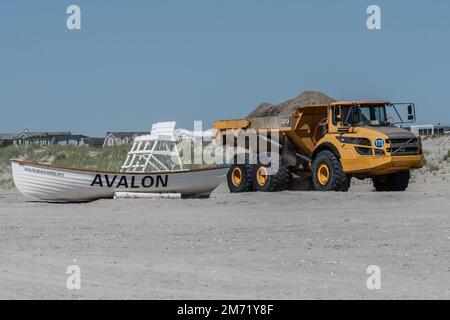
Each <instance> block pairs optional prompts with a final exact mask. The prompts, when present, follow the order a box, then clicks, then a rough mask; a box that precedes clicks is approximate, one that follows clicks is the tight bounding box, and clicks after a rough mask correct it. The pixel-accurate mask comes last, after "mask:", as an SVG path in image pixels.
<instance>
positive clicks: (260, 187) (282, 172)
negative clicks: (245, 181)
mask: <svg viewBox="0 0 450 320" xmlns="http://www.w3.org/2000/svg"><path fill="white" fill-rule="evenodd" d="M268 170H269V169H268V168H267V166H264V165H262V164H258V165H257V166H256V168H255V171H254V173H253V177H252V178H253V179H252V185H253V190H254V191H261V192H277V191H283V190H286V189H287V188H288V187H289V179H290V173H289V169H288V168H287V167H286V166H284V165H280V166H279V168H278V171H277V173H276V174H271V175H269V174H268V172H269V171H268Z"/></svg>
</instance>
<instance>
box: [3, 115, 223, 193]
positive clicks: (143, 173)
mask: <svg viewBox="0 0 450 320" xmlns="http://www.w3.org/2000/svg"><path fill="white" fill-rule="evenodd" d="M176 132H177V131H176V130H175V122H159V123H155V124H154V125H153V126H152V131H151V134H150V135H144V136H140V137H136V138H135V140H134V143H133V146H132V147H131V150H130V152H129V153H128V156H127V158H126V160H125V162H124V164H123V165H122V172H108V171H98V170H85V169H72V168H62V167H57V166H52V165H44V164H37V163H31V162H26V161H20V160H11V166H12V173H13V178H14V184H15V185H16V187H17V189H18V190H19V191H20V192H21V193H22V194H24V195H25V196H27V197H29V198H33V199H39V200H44V201H92V200H96V199H102V198H113V197H114V194H115V193H116V192H117V193H125V194H134V196H136V193H146V194H147V195H148V194H150V193H153V194H165V195H168V194H179V195H181V197H209V195H210V193H211V192H212V191H213V190H214V189H215V188H216V187H217V186H218V185H219V184H220V182H221V181H222V180H223V179H224V178H225V176H226V174H227V171H228V167H227V166H216V167H210V168H202V169H191V170H188V169H185V168H184V164H183V162H182V160H181V157H180V154H179V151H178V147H177V142H178V141H180V136H179V135H177V133H176ZM183 139H185V138H183Z"/></svg>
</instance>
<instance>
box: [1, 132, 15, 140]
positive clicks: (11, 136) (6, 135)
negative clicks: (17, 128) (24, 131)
mask: <svg viewBox="0 0 450 320" xmlns="http://www.w3.org/2000/svg"><path fill="white" fill-rule="evenodd" d="M18 137H19V134H18V133H0V140H14V139H17V138H18Z"/></svg>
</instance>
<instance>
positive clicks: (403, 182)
mask: <svg viewBox="0 0 450 320" xmlns="http://www.w3.org/2000/svg"><path fill="white" fill-rule="evenodd" d="M410 177H411V175H410V172H409V171H407V172H396V173H391V174H389V175H384V176H376V177H373V178H372V181H373V186H374V187H375V190H376V191H387V192H392V191H405V190H406V189H407V188H408V184H409V179H410Z"/></svg>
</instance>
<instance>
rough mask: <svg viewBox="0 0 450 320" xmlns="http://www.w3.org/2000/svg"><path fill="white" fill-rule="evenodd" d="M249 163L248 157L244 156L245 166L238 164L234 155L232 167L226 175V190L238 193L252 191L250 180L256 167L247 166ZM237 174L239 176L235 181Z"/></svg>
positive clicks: (252, 165)
mask: <svg viewBox="0 0 450 320" xmlns="http://www.w3.org/2000/svg"><path fill="white" fill-rule="evenodd" d="M249 162H250V161H249V157H248V155H246V156H245V164H238V156H237V155H236V156H235V157H234V159H233V162H232V166H231V168H230V170H228V174H227V182H228V189H230V192H232V193H238V192H251V191H253V183H252V179H253V176H254V172H255V167H256V165H254V164H249ZM237 174H239V175H240V177H239V179H237V176H236V175H237Z"/></svg>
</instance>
